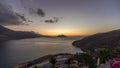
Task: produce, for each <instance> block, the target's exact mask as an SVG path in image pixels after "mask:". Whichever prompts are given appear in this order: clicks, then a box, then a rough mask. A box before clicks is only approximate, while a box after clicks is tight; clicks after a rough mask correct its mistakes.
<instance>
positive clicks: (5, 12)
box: [0, 3, 26, 25]
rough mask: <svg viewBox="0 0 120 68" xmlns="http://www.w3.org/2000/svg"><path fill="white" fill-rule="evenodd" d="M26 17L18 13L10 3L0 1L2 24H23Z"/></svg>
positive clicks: (0, 21) (0, 20) (0, 23)
mask: <svg viewBox="0 0 120 68" xmlns="http://www.w3.org/2000/svg"><path fill="white" fill-rule="evenodd" d="M25 20H26V19H25V17H24V16H21V15H20V14H17V13H16V12H15V11H14V10H13V8H12V7H11V6H10V5H5V4H2V3H0V25H22V24H24V23H23V21H25Z"/></svg>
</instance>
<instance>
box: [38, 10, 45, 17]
mask: <svg viewBox="0 0 120 68" xmlns="http://www.w3.org/2000/svg"><path fill="white" fill-rule="evenodd" d="M37 14H38V15H39V16H42V17H44V16H45V12H43V10H42V9H40V8H39V9H38V10H37Z"/></svg>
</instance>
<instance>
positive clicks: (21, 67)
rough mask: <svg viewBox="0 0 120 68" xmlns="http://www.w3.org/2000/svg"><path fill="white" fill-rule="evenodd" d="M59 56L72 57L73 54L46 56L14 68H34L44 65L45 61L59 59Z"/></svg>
mask: <svg viewBox="0 0 120 68" xmlns="http://www.w3.org/2000/svg"><path fill="white" fill-rule="evenodd" d="M58 56H65V57H70V56H73V54H71V53H59V54H51V55H46V56H43V57H40V58H37V59H35V60H32V61H28V62H25V63H21V64H17V65H15V66H14V68H26V67H30V66H33V65H35V64H38V63H42V62H44V61H48V60H49V59H50V58H51V57H58Z"/></svg>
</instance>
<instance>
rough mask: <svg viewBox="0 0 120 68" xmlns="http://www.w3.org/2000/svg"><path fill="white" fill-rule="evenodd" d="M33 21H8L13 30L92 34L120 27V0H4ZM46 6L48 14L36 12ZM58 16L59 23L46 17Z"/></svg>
mask: <svg viewBox="0 0 120 68" xmlns="http://www.w3.org/2000/svg"><path fill="white" fill-rule="evenodd" d="M0 3H3V4H6V5H10V6H11V7H12V8H13V10H14V11H15V12H17V13H19V14H21V15H24V17H25V18H26V19H27V20H30V21H32V22H25V23H26V24H28V25H5V26H6V27H8V28H11V29H13V30H20V31H35V32H38V33H40V34H43V35H52V36H53V35H59V34H65V35H69V36H81V35H91V34H95V33H99V32H105V31H111V30H115V29H120V0H1V1H0ZM39 8H40V9H42V10H43V11H44V12H45V16H44V17H40V16H38V15H37V14H33V13H34V10H37V9H39ZM53 17H58V18H59V21H58V22H56V23H45V22H44V20H47V19H53Z"/></svg>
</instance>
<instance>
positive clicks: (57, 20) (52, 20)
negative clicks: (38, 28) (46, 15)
mask: <svg viewBox="0 0 120 68" xmlns="http://www.w3.org/2000/svg"><path fill="white" fill-rule="evenodd" d="M59 19H60V18H59V17H53V19H48V20H45V23H57V22H59Z"/></svg>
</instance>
